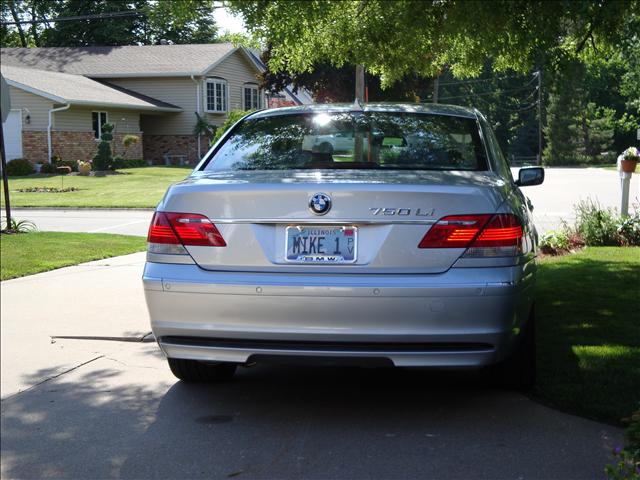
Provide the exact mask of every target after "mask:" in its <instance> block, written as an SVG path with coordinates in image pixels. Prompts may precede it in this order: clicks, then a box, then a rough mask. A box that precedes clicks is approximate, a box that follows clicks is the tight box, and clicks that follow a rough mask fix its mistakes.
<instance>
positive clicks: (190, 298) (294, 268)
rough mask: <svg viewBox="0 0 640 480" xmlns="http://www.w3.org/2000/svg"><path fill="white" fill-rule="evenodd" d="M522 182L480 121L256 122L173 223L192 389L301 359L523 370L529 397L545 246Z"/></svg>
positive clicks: (194, 188)
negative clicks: (254, 366) (261, 365)
mask: <svg viewBox="0 0 640 480" xmlns="http://www.w3.org/2000/svg"><path fill="white" fill-rule="evenodd" d="M516 183H517V182H514V181H513V179H512V178H511V174H510V171H509V169H508V166H507V165H506V162H505V161H504V159H503V158H502V156H501V153H500V151H499V149H498V147H497V142H496V141H495V138H494V137H493V134H492V132H491V130H490V129H489V127H488V126H487V125H486V121H485V120H484V118H483V117H482V116H481V115H480V114H479V113H477V112H475V111H469V110H465V109H458V108H454V107H439V108H436V107H433V108H426V107H416V106H401V105H368V106H366V107H365V108H359V107H358V106H355V107H354V106H333V105H329V106H316V107H312V108H291V109H278V110H271V111H264V112H257V113H254V114H252V115H250V116H248V117H245V118H244V119H243V120H242V121H240V122H239V123H238V124H237V125H236V126H234V127H233V128H232V129H231V130H230V131H229V132H228V133H227V134H226V135H225V136H224V137H223V138H222V139H221V140H220V141H219V142H218V143H217V144H216V145H215V146H214V147H213V148H212V150H211V151H210V152H209V153H208V154H207V156H206V157H205V158H204V160H203V161H202V162H201V164H200V165H198V167H196V169H195V170H194V172H193V173H192V175H191V176H190V177H189V178H187V179H186V180H184V181H183V182H180V183H178V184H176V185H173V186H172V187H170V189H169V190H168V191H167V194H166V195H165V197H164V199H163V200H162V202H161V203H160V205H159V206H158V209H157V212H156V214H155V216H154V219H153V222H152V225H151V227H150V229H149V237H148V240H149V248H148V256H147V264H146V266H145V271H144V285H145V294H146V298H147V305H148V308H149V312H150V317H151V325H152V329H153V332H154V334H155V336H156V339H157V341H158V343H159V345H160V347H161V348H162V350H163V352H164V353H165V354H166V356H167V357H168V359H169V363H170V366H171V368H172V370H173V371H174V373H175V374H176V375H177V376H178V377H179V378H182V379H184V380H205V379H219V378H224V377H228V376H230V375H231V374H232V373H233V371H234V369H235V366H236V365H243V364H246V363H248V362H254V361H268V360H273V359H279V360H283V359H284V360H291V361H294V360H298V359H301V358H302V359H323V360H326V361H329V362H356V363H370V364H388V365H395V366H422V367H444V368H447V367H458V368H477V367H482V366H486V365H492V364H506V363H509V365H510V366H511V368H512V369H514V371H515V373H514V375H515V376H517V377H518V378H519V379H520V380H522V379H525V380H526V379H528V381H529V382H530V381H531V376H532V368H533V365H532V363H531V362H532V359H531V356H532V352H531V347H526V349H523V348H520V347H522V346H523V345H527V342H530V341H531V339H532V333H531V330H532V322H530V321H529V319H530V318H531V316H532V308H533V301H534V297H533V287H534V283H535V272H536V265H535V254H536V251H535V250H536V234H535V230H534V228H533V224H532V223H531V219H530V212H529V210H528V208H527V203H526V201H525V198H524V197H523V195H522V193H521V192H520V190H519V188H518V187H517V185H516ZM530 183H531V182H530ZM533 183H535V182H533ZM523 342H524V343H523ZM525 350H526V351H525ZM514 359H515V360H514ZM513 365H515V367H513Z"/></svg>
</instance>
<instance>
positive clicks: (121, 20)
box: [0, 0, 217, 47]
mask: <svg viewBox="0 0 640 480" xmlns="http://www.w3.org/2000/svg"><path fill="white" fill-rule="evenodd" d="M115 12H129V13H138V14H139V15H137V16H125V17H117V18H108V17H105V18H100V15H104V14H110V13H115ZM0 14H1V15H2V19H3V21H18V20H23V21H25V20H38V21H39V23H34V24H22V25H3V26H2V28H1V29H0V44H2V46H3V47H86V46H110V45H153V44H157V43H160V42H167V43H176V44H177V43H210V42H214V41H215V40H216V35H217V27H216V24H215V21H214V19H213V0H180V1H164V0H163V1H154V0H133V1H129V0H91V1H87V0H7V1H5V2H2V7H1V10H0ZM86 15H93V16H97V17H96V18H92V19H85V20H74V21H68V22H53V21H52V20H53V19H56V18H64V17H74V16H86Z"/></svg>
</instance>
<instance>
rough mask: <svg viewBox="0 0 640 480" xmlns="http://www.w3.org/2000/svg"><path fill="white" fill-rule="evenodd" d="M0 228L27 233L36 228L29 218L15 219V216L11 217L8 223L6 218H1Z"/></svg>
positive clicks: (5, 230) (4, 230)
mask: <svg viewBox="0 0 640 480" xmlns="http://www.w3.org/2000/svg"><path fill="white" fill-rule="evenodd" d="M0 228H1V229H2V231H3V232H11V233H27V232H32V231H34V230H37V229H38V228H37V227H36V224H35V223H33V222H32V221H31V220H16V219H15V218H12V219H11V222H10V223H8V224H7V221H6V219H5V220H3V221H2V226H0Z"/></svg>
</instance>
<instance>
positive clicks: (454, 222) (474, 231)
mask: <svg viewBox="0 0 640 480" xmlns="http://www.w3.org/2000/svg"><path fill="white" fill-rule="evenodd" d="M521 245H522V225H521V224H520V220H519V219H518V217H516V216H515V215H511V214H506V213H500V214H497V215H451V216H448V217H444V218H442V219H440V220H439V221H438V222H437V223H436V224H435V225H434V226H433V227H431V229H430V230H429V231H428V232H427V234H426V235H425V236H424V237H423V238H422V241H421V242H420V243H419V244H418V248H468V249H469V251H468V254H469V255H467V254H465V255H466V256H501V255H503V254H515V253H516V252H517V251H519V250H520V248H521ZM502 247H512V248H510V249H502ZM479 249H483V250H479ZM490 250H491V251H490Z"/></svg>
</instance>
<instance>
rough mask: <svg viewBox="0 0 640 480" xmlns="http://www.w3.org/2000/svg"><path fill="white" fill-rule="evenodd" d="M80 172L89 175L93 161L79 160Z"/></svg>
mask: <svg viewBox="0 0 640 480" xmlns="http://www.w3.org/2000/svg"><path fill="white" fill-rule="evenodd" d="M78 173H79V174H80V175H89V174H90V173H91V163H89V162H82V161H80V162H78Z"/></svg>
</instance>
